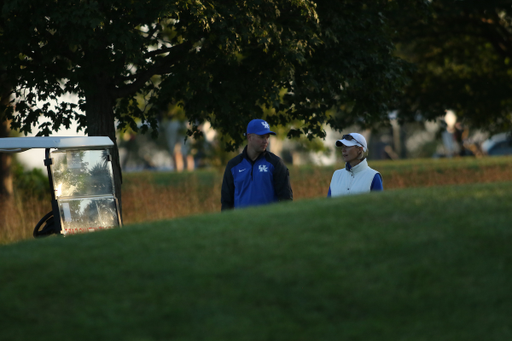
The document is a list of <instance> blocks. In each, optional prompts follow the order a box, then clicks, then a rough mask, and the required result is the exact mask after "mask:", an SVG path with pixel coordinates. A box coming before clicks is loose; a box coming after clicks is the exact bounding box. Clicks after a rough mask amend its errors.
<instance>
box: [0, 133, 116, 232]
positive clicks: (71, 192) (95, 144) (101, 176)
mask: <svg viewBox="0 0 512 341" xmlns="http://www.w3.org/2000/svg"><path fill="white" fill-rule="evenodd" d="M113 146H114V144H113V142H112V141H111V140H110V138H108V137H103V136H92V137H89V136H76V137H60V136H56V137H10V138H1V139H0V151H2V152H23V151H25V150H28V149H32V148H44V149H45V159H44V165H45V166H46V169H47V173H48V181H49V184H50V191H51V204H52V211H51V212H49V213H48V214H46V215H45V216H44V217H43V218H42V219H41V220H40V221H39V223H38V224H37V225H36V227H35V229H34V237H41V236H46V235H50V234H54V233H56V234H63V235H67V234H75V233H83V232H93V231H97V230H102V229H109V228H114V227H121V225H122V222H121V217H120V213H119V212H120V210H119V202H118V199H117V198H116V197H115V188H114V177H113V170H112V160H111V156H110V152H109V149H110V148H111V147H113ZM41 226H43V227H42V229H41Z"/></svg>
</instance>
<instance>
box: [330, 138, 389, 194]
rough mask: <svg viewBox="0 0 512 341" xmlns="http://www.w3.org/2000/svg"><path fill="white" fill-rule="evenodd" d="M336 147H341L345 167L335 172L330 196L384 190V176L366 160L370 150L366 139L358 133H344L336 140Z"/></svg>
mask: <svg viewBox="0 0 512 341" xmlns="http://www.w3.org/2000/svg"><path fill="white" fill-rule="evenodd" d="M336 147H338V148H341V152H342V155H343V160H344V161H345V168H343V169H338V170H337V171H335V172H334V174H333V175H332V179H331V185H330V186H329V193H328V194H327V196H328V197H337V196H340V195H348V194H357V193H365V192H370V191H382V190H383V189H384V187H383V185H382V176H381V175H380V173H379V172H377V171H376V170H374V169H371V168H370V167H369V166H368V162H367V161H366V157H365V156H364V155H365V153H366V152H367V151H368V146H367V144H366V139H365V138H364V136H363V135H361V134H358V133H350V134H347V135H343V137H342V138H341V140H338V141H336Z"/></svg>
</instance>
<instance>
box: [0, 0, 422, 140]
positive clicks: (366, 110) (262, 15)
mask: <svg viewBox="0 0 512 341" xmlns="http://www.w3.org/2000/svg"><path fill="white" fill-rule="evenodd" d="M410 2H411V3H414V1H410ZM396 5H397V3H396V2H394V1H389V2H381V1H361V0H339V1H335V2H332V1H327V0H319V1H316V2H313V1H309V0H288V1H279V0H253V1H237V0H222V1H220V0H205V1H198V0H195V1H194V0H188V1H168V0H146V1H119V0H117V1H115V0H101V1H93V0H90V1H79V0H75V1H68V2H65V3H63V2H61V1H56V0H16V1H15V0H6V1H3V2H2V8H1V14H0V15H1V18H0V19H1V20H0V45H1V46H2V48H3V51H2V52H1V53H0V67H1V72H2V82H4V83H6V84H9V86H11V88H12V89H13V92H14V94H15V102H16V113H13V112H11V118H12V125H13V127H14V128H17V129H20V130H21V131H22V132H29V131H31V130H32V129H33V128H34V127H37V129H38V130H39V131H40V133H41V134H50V133H51V131H57V130H58V129H60V128H61V127H69V126H70V124H71V122H72V120H77V121H78V123H79V127H80V129H85V130H87V131H88V132H89V133H90V134H91V133H93V134H102V133H108V134H109V135H112V131H111V130H112V129H113V128H112V127H113V126H114V120H117V122H118V128H121V129H122V128H124V127H128V126H130V127H131V128H133V129H137V122H142V123H144V126H143V128H142V130H143V131H144V130H146V129H147V127H148V126H153V127H155V126H156V124H157V118H158V117H159V115H161V114H162V112H165V111H167V109H168V107H169V105H171V104H176V103H178V104H180V105H182V106H183V108H184V109H185V112H186V115H187V117H188V119H189V121H190V122H191V123H193V124H194V127H197V125H199V124H200V123H202V122H204V121H209V122H210V123H211V124H212V126H213V127H214V128H216V129H218V130H220V131H221V132H222V133H224V134H225V136H226V137H228V139H230V140H231V147H234V146H237V145H239V144H241V143H242V142H243V136H242V133H243V131H244V130H245V127H246V124H247V122H248V121H249V120H250V119H252V118H256V117H262V115H263V110H262V107H266V108H271V109H273V110H274V112H275V114H274V115H272V116H269V117H266V118H267V120H268V121H269V122H270V123H271V124H272V125H285V124H287V123H288V122H292V121H299V122H302V123H301V125H300V126H297V127H294V128H295V129H292V130H290V133H289V136H300V135H303V134H304V135H306V136H308V137H314V136H320V137H323V136H324V134H325V133H324V132H323V128H322V126H323V125H324V124H326V123H327V124H330V125H331V126H333V127H334V128H336V129H342V128H344V127H346V126H347V125H350V124H354V123H359V124H360V125H362V126H370V125H372V124H375V123H376V122H380V121H382V120H385V119H386V118H387V111H388V110H389V108H390V105H391V104H392V101H393V99H394V98H396V96H397V95H398V94H399V90H400V88H401V86H402V85H403V84H404V81H405V79H404V76H403V75H404V72H405V71H406V70H407V69H408V68H409V66H408V65H407V64H406V63H404V62H403V61H402V60H400V59H399V58H397V57H395V56H393V44H392V42H391V36H390V30H389V29H388V26H387V18H386V13H387V11H388V10H389V9H390V8H393V6H396ZM283 90H284V92H285V93H286V95H285V96H284V97H283V96H282V95H281V94H282V92H283ZM66 94H75V95H77V96H78V98H79V101H78V103H72V102H71V101H68V100H65V99H63V98H65V97H62V96H64V95H66ZM141 99H142V100H141ZM55 101H57V102H58V105H57V106H56V107H54V106H52V103H54V102H55ZM36 104H39V105H36ZM329 109H334V110H333V112H335V114H333V115H331V114H327V112H328V110H329ZM84 113H85V114H84ZM110 113H112V114H110ZM41 116H45V117H48V118H50V119H51V122H48V123H39V121H38V120H39V117H41ZM98 121H102V123H104V124H103V125H98V126H96V125H97V124H98ZM103 121H104V122H103Z"/></svg>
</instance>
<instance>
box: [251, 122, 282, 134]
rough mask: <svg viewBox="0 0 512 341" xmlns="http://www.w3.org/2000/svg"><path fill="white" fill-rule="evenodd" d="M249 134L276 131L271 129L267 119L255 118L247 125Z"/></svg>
mask: <svg viewBox="0 0 512 341" xmlns="http://www.w3.org/2000/svg"><path fill="white" fill-rule="evenodd" d="M247 134H256V135H266V134H271V135H275V134H276V133H274V132H273V131H270V126H269V125H268V123H267V122H266V121H265V120H260V119H255V120H252V121H251V122H249V124H248V125H247Z"/></svg>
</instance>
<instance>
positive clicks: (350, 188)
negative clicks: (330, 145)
mask: <svg viewBox="0 0 512 341" xmlns="http://www.w3.org/2000/svg"><path fill="white" fill-rule="evenodd" d="M378 173H379V172H377V171H376V170H374V169H371V168H370V167H368V162H367V161H366V159H364V160H363V161H361V162H360V163H359V164H358V165H356V166H355V167H352V168H351V169H350V170H349V171H347V169H346V168H343V169H338V170H337V171H335V172H334V174H333V175H332V179H331V197H337V196H340V195H347V194H358V193H365V192H370V187H371V185H372V181H373V178H374V177H375V174H378Z"/></svg>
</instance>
